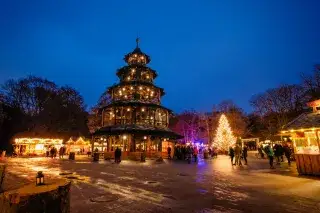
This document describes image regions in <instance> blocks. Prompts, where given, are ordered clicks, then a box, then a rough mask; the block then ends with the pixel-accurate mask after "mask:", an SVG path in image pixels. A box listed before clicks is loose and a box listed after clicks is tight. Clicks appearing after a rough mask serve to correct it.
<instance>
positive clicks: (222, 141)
mask: <svg viewBox="0 0 320 213" xmlns="http://www.w3.org/2000/svg"><path fill="white" fill-rule="evenodd" d="M235 142H236V138H235V137H234V136H233V133H232V130H231V127H230V125H229V122H228V119H227V117H226V116H225V115H224V114H222V115H221V117H220V119H219V125H218V128H217V132H216V136H215V138H214V146H215V147H217V148H218V149H220V150H224V151H227V150H229V147H230V146H232V145H233V144H234V143H235Z"/></svg>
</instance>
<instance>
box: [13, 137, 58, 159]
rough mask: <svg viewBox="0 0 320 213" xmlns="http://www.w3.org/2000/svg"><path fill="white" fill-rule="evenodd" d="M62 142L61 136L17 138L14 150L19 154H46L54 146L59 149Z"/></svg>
mask: <svg viewBox="0 0 320 213" xmlns="http://www.w3.org/2000/svg"><path fill="white" fill-rule="evenodd" d="M62 142H63V139H60V138H37V137H31V138H23V137H21V138H15V139H14V151H15V153H16V154H17V155H44V154H45V153H46V151H48V150H49V149H50V148H52V147H55V148H56V149H57V150H59V149H60V147H61V146H62Z"/></svg>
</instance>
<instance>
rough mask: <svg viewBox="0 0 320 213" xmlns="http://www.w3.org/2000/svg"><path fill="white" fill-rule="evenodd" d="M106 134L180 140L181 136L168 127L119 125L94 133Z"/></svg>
mask: <svg viewBox="0 0 320 213" xmlns="http://www.w3.org/2000/svg"><path fill="white" fill-rule="evenodd" d="M106 132H108V134H110V135H120V134H122V133H129V134H130V133H138V134H145V135H152V136H161V137H163V138H174V139H181V138H182V136H180V135H179V134H177V133H175V132H173V131H172V130H170V129H169V128H168V127H155V126H150V125H139V124H121V125H113V126H106V127H102V128H100V129H99V130H98V131H96V132H95V135H104V134H105V133H106Z"/></svg>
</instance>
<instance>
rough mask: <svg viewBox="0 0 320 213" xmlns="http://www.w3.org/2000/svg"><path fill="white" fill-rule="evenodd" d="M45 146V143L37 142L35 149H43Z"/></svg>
mask: <svg viewBox="0 0 320 213" xmlns="http://www.w3.org/2000/svg"><path fill="white" fill-rule="evenodd" d="M43 148H44V144H36V146H35V148H34V149H35V150H43Z"/></svg>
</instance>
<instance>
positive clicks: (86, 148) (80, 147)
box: [65, 137, 91, 154]
mask: <svg viewBox="0 0 320 213" xmlns="http://www.w3.org/2000/svg"><path fill="white" fill-rule="evenodd" d="M65 146H66V152H67V154H69V153H70V152H74V153H76V154H87V153H88V152H91V141H90V140H86V139H85V138H84V137H70V138H69V140H68V141H67V142H66V143H65Z"/></svg>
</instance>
